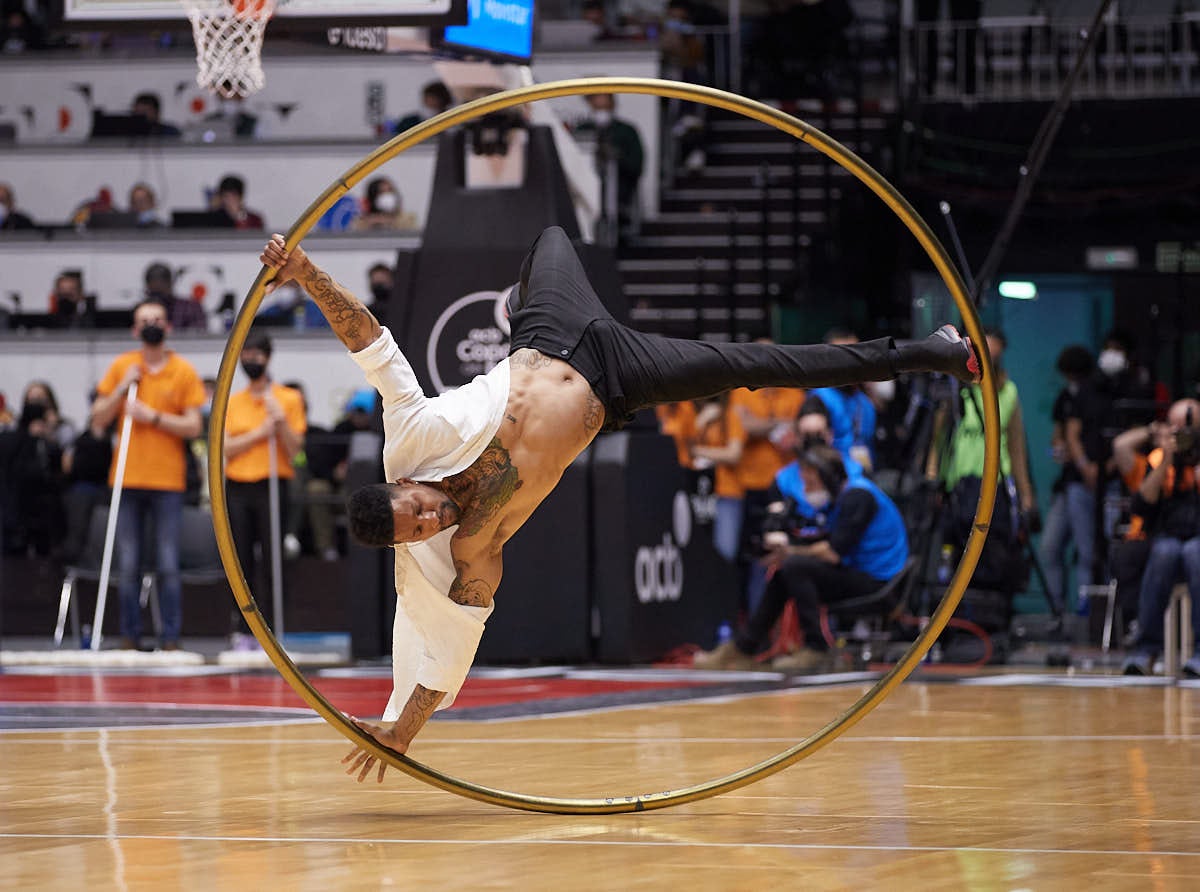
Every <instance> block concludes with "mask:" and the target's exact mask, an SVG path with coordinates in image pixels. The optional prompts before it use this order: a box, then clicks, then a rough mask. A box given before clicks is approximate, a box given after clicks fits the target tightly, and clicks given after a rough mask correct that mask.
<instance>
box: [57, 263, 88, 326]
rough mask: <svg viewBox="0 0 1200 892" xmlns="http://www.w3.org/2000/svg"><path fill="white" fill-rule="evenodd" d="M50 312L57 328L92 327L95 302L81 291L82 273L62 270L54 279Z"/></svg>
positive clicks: (75, 270)
mask: <svg viewBox="0 0 1200 892" xmlns="http://www.w3.org/2000/svg"><path fill="white" fill-rule="evenodd" d="M50 312H51V314H53V316H54V318H55V321H56V324H57V326H58V327H59V328H94V327H95V325H96V302H95V300H94V299H92V298H90V297H88V296H87V295H86V294H84V292H83V273H82V272H80V271H79V270H77V269H72V270H63V271H62V272H61V273H59V274H58V276H57V277H55V279H54V291H53V292H52V293H51V295H50Z"/></svg>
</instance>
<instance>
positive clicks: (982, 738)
mask: <svg viewBox="0 0 1200 892" xmlns="http://www.w3.org/2000/svg"><path fill="white" fill-rule="evenodd" d="M321 721H322V720H321V719H320V718H319V717H313V718H307V719H304V718H297V719H283V720H280V721H269V722H268V721H263V722H238V723H229V724H220V725H211V724H210V725H204V724H199V723H197V724H190V725H146V726H142V725H122V726H119V727H116V728H107V729H104V728H66V729H63V730H62V731H58V730H56V729H54V728H31V729H29V730H22V729H19V728H15V729H14V728H9V729H0V735H2V734H27V735H37V734H42V733H46V734H50V733H55V734H61V733H67V732H73V733H79V734H95V733H98V732H100V731H102V730H109V731H176V730H185V731H186V730H188V729H190V728H205V729H207V728H211V727H217V728H242V727H261V726H270V725H282V726H291V725H300V724H320V723H321ZM843 739H844V741H845V742H846V743H1022V742H1030V743H1154V742H1164V743H1171V742H1179V741H1182V742H1185V743H1197V742H1200V734H1184V733H1179V734H1078V735H1073V734H1029V735H1019V734H1014V735H1003V734H984V735H979V736H974V737H955V736H929V737H913V736H906V735H901V736H894V737H893V736H884V735H872V736H869V737H867V736H864V737H845V738H843ZM789 741H792V742H794V741H795V738H794V737H643V736H637V735H631V736H628V737H437V736H433V735H424V736H422V737H421V742H422V743H423V744H440V745H454V744H472V745H475V744H486V745H488V746H496V745H514V746H531V745H537V744H553V745H555V746H582V745H588V744H591V745H598V746H603V745H608V744H619V745H622V746H628V745H629V744H631V743H649V744H666V743H705V744H707V743H711V744H718V745H728V744H731V743H764V744H765V743H770V744H779V743H787V742H789ZM38 742H40V741H37V740H23V741H22V743H38ZM44 742H46V743H55V744H61V743H64V742H70V741H63V740H62V739H61V738H60V737H54V738H52V739H50V740H47V741H44ZM163 743H176V744H180V745H185V746H186V745H194V746H208V745H213V744H216V745H222V744H229V745H232V746H246V741H245V740H226V739H213V738H195V737H191V736H173V735H167V736H161V735H159V736H155V737H153V738H146V737H142V738H140V739H138V740H129V741H121V745H122V746H159V745H162V744H163ZM263 743H264V744H267V743H268V742H267V741H263ZM333 744H337V745H338V746H343V743H342V741H341V740H340V739H338V740H332V741H331V740H273V741H270V742H269V745H270V746H322V745H333Z"/></svg>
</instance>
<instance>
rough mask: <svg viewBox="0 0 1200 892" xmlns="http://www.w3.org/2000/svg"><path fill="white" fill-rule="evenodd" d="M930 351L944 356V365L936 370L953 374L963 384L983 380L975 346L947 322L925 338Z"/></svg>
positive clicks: (976, 382)
mask: <svg viewBox="0 0 1200 892" xmlns="http://www.w3.org/2000/svg"><path fill="white" fill-rule="evenodd" d="M925 342H926V344H928V345H929V347H930V349H931V350H932V352H934V353H935V354H938V355H939V356H944V357H945V367H944V368H940V369H938V371H942V372H946V373H947V374H950V375H953V376H954V377H955V378H957V379H958V380H959V381H961V382H962V383H963V384H978V383H979V382H980V381H982V380H983V370H982V368H981V367H980V365H979V357H978V356H976V355H975V347H974V346H973V345H972V344H971V339H970V338H965V337H963V336H962V335H960V334H959V333H958V329H957V328H955V327H954V326H953V325H951V324H950V323H949V322H947V323H946V324H945V325H943V326H942V327H941V328H939V329H938V330H937V331H935V332H934V333H933V334H931V335H930V336H929V337H927V338H926V339H925Z"/></svg>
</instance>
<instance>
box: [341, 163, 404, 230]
mask: <svg viewBox="0 0 1200 892" xmlns="http://www.w3.org/2000/svg"><path fill="white" fill-rule="evenodd" d="M416 227H417V218H416V216H415V215H414V214H411V213H408V212H406V211H405V210H404V208H403V207H402V200H401V198H400V191H399V190H398V189H397V188H396V184H395V183H393V182H392V181H391V179H389V178H388V177H375V178H374V179H371V180H368V181H367V194H366V198H364V199H363V213H362V215H361V216H359V217H357V218H356V219H355V220H354V223H353V224H351V228H352V229H354V230H356V231H359V232H361V231H364V230H369V229H416Z"/></svg>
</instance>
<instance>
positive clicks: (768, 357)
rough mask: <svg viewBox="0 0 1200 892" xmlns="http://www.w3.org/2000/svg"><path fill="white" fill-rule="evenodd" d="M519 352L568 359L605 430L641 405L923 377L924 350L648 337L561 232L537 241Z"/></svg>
mask: <svg viewBox="0 0 1200 892" xmlns="http://www.w3.org/2000/svg"><path fill="white" fill-rule="evenodd" d="M519 288H520V291H519V309H517V310H515V311H514V312H513V313H512V316H511V319H510V324H511V326H512V338H511V341H510V347H509V349H510V352H511V351H514V350H518V349H520V348H522V347H532V348H533V349H535V350H537V351H539V352H541V353H545V354H546V355H548V356H553V357H556V358H558V359H562V360H565V361H566V362H567V363H568V364H570V365H571V367H572V368H574V369H575V370H576V371H577V372H579V373H580V374H581V375H583V376H584V378H586V379H587V381H588V383H590V384H591V385H592V389H593V390H594V391H595V392H596V396H597V397H599V399H600V401H601V402H602V403H603V404H604V410H605V423H604V430H616V429H619V428H621V427H623V426H624V425H625V424H626V423H627V422H628V421H630V420H631V419H632V417H633V413H634V412H636V411H638V410H639V409H644V408H648V407H650V406H655V405H658V404H659V403H673V402H678V401H681V400H690V399H703V398H704V397H710V396H715V395H716V394H718V393H723V392H725V391H726V390H732V389H733V388H735V387H837V386H841V385H845V384H855V383H859V382H862V381H886V380H889V379H891V378H894V377H896V375H897V374H898V373H899V372H902V371H918V370H923V369H925V368H927V366H923V365H921V363H920V361H919V358H918V355H917V354H918V353H919V350H918V351H916V352H914V353H913V355H912V356H911V357H908V356H904V355H902V354H901V351H900V349H898V348H897V345H896V343H895V342H894V341H893V340H892V339H891V338H879V339H877V340H873V341H864V342H862V343H859V344H806V345H794V344H757V343H747V344H738V343H711V342H708V341H691V340H685V339H681V338H666V337H662V336H660V335H653V334H644V333H642V332H639V331H634V330H633V329H631V328H627V327H626V326H624V325H621V324H620V323H618V322H617V321H616V320H615V319H613V318H612V316H611V315H610V314H609V312H608V310H606V309H605V307H604V304H603V303H602V302H601V301H600V298H599V297H598V296H597V295H596V292H595V291H594V290H593V289H592V286H591V284H590V283H589V282H588V280H587V275H586V274H585V273H584V270H583V265H582V264H581V263H580V262H579V257H578V255H576V253H575V249H574V248H573V247H572V246H571V242H570V240H569V239H568V238H567V236H566V233H564V232H563V230H562V229H561V228H560V227H558V226H551V227H550V228H549V229H547V230H545V231H544V232H543V233H542V234H541V236H539V237H538V240H537V241H536V242H534V245H533V248H531V249H530V252H529V255H528V256H527V257H526V258H525V262H524V263H523V264H522V267H521V282H520V286H519Z"/></svg>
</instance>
